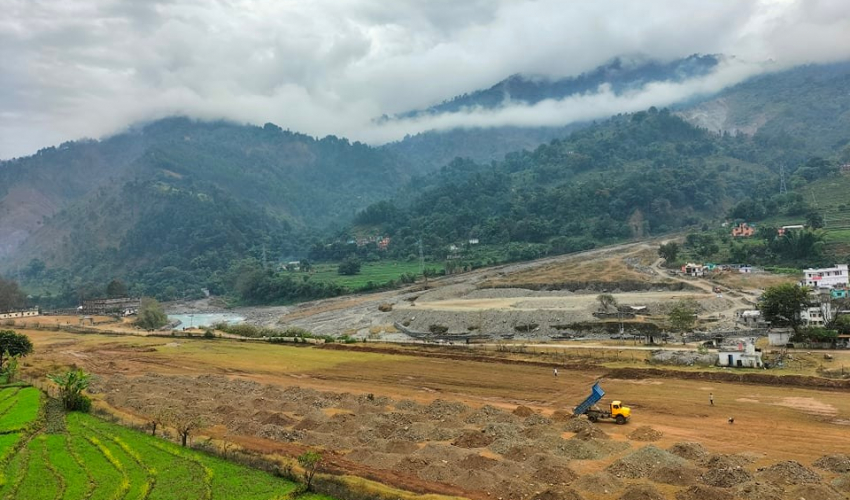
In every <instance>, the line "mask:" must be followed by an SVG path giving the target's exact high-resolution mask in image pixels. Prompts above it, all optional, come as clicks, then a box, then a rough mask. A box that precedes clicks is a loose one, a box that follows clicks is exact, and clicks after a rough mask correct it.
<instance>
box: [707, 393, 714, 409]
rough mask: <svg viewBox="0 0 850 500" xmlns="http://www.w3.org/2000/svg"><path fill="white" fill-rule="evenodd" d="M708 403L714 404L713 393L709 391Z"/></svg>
mask: <svg viewBox="0 0 850 500" xmlns="http://www.w3.org/2000/svg"><path fill="white" fill-rule="evenodd" d="M708 403H709V404H710V405H711V406H714V394H713V393H710V392H709V393H708Z"/></svg>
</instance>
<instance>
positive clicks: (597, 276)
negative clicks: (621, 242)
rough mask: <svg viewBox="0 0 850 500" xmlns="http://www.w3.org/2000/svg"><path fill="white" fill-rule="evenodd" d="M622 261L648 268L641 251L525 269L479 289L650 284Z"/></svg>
mask: <svg viewBox="0 0 850 500" xmlns="http://www.w3.org/2000/svg"><path fill="white" fill-rule="evenodd" d="M624 257H630V258H634V259H636V260H637V261H638V262H639V263H640V264H642V265H647V266H648V265H650V264H652V262H653V261H654V260H650V258H649V254H648V251H646V250H641V251H639V252H633V253H630V254H627V255H625V256H624V255H622V254H621V255H614V256H610V257H600V258H594V259H571V260H569V261H565V262H558V263H555V264H549V265H545V266H541V267H536V268H533V269H527V270H524V271H520V272H517V273H513V274H510V275H508V276H504V277H500V278H495V279H492V280H488V281H486V282H484V283H483V284H482V287H510V286H517V287H521V286H523V285H546V284H555V283H569V282H611V283H615V282H618V281H624V280H627V281H639V282H651V281H653V277H652V276H649V275H647V274H644V273H640V272H637V271H635V270H634V269H632V268H630V267H629V266H628V265H626V263H625V262H623V258H624Z"/></svg>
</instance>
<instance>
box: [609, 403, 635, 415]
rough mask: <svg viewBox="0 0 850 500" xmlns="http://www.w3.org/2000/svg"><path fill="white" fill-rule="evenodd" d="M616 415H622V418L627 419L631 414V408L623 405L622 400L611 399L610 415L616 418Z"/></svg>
mask: <svg viewBox="0 0 850 500" xmlns="http://www.w3.org/2000/svg"><path fill="white" fill-rule="evenodd" d="M617 415H622V416H623V418H625V419H628V418H629V417H630V416H631V415H632V409H631V408H629V407H628V406H623V402H622V401H612V402H611V417H613V418H617Z"/></svg>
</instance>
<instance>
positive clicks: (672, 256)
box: [658, 241, 679, 264]
mask: <svg viewBox="0 0 850 500" xmlns="http://www.w3.org/2000/svg"><path fill="white" fill-rule="evenodd" d="M658 256H659V257H661V258H662V259H664V260H665V261H667V263H668V264H670V263H673V262H675V261H676V257H678V256H679V244H678V243H676V242H675V241H671V242H670V243H665V244H663V245H661V246H660V247H658Z"/></svg>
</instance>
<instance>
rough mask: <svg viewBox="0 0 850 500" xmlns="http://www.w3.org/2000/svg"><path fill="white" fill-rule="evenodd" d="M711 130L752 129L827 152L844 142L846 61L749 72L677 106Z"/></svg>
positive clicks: (849, 101)
mask: <svg viewBox="0 0 850 500" xmlns="http://www.w3.org/2000/svg"><path fill="white" fill-rule="evenodd" d="M680 114H681V116H683V117H684V118H685V119H686V120H688V121H689V122H691V123H693V124H694V125H697V126H699V127H704V128H707V129H709V130H713V131H721V130H722V131H726V132H730V133H737V132H742V133H745V134H748V135H753V134H755V137H756V139H757V140H758V141H760V142H772V143H774V144H788V143H789V142H791V143H794V144H796V145H797V146H798V149H806V150H807V151H808V152H809V153H811V154H820V155H828V154H831V153H833V152H835V151H837V150H839V149H842V148H846V147H847V145H848V135H847V130H850V62H844V63H838V64H828V65H808V66H800V67H797V68H792V69H790V70H786V71H781V72H777V73H770V74H766V75H761V76H758V77H755V78H751V79H749V80H747V81H745V82H743V83H740V84H738V85H735V86H733V87H730V88H728V89H726V90H724V91H722V92H720V93H719V94H718V95H717V96H716V97H714V98H712V99H709V100H707V101H705V102H702V103H699V104H697V105H694V106H692V107H689V108H686V109H683V110H681V111H680Z"/></svg>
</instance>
